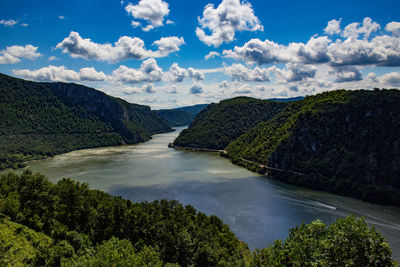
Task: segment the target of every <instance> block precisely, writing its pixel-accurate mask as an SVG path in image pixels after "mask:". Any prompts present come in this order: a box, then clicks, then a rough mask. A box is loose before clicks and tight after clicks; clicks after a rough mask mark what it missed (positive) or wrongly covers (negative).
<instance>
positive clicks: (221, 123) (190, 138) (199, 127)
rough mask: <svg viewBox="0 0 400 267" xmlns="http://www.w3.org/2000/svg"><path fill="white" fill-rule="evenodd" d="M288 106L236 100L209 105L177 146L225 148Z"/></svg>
mask: <svg viewBox="0 0 400 267" xmlns="http://www.w3.org/2000/svg"><path fill="white" fill-rule="evenodd" d="M285 106H286V104H285V103H280V102H274V101H268V100H259V99H254V98H250V97H236V98H232V99H228V100H223V101H221V102H220V103H218V104H210V105H208V106H207V108H205V109H203V110H202V111H201V112H200V113H199V114H198V115H197V116H196V118H195V119H194V120H193V122H192V123H191V124H190V126H189V128H188V129H185V130H183V131H182V132H181V134H180V135H179V136H178V137H177V138H176V139H175V141H174V145H175V146H182V147H194V148H206V149H224V148H225V147H226V146H227V145H228V144H229V143H230V142H232V141H233V140H234V139H236V138H237V137H239V136H240V135H241V134H243V133H244V132H245V131H246V130H248V129H250V128H252V127H253V126H255V125H257V124H258V123H260V122H263V121H266V120H269V119H270V118H272V117H273V116H275V115H276V114H277V113H279V112H280V111H281V110H282V109H283V108H284V107H285Z"/></svg>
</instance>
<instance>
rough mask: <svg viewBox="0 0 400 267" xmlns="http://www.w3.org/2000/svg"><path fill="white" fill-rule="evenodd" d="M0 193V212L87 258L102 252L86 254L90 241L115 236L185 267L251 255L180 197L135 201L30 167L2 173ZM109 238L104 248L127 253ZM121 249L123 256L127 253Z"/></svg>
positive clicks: (213, 218) (217, 223)
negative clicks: (50, 178)
mask: <svg viewBox="0 0 400 267" xmlns="http://www.w3.org/2000/svg"><path fill="white" fill-rule="evenodd" d="M0 196H1V198H0V199H1V202H0V211H1V212H3V213H5V214H6V215H7V216H9V217H10V219H11V220H12V221H14V222H17V223H20V224H23V225H25V226H28V227H30V228H31V229H33V230H35V231H40V232H43V233H45V234H46V235H48V236H49V237H51V238H52V239H54V240H55V242H61V241H62V242H64V243H65V244H68V245H69V247H72V248H73V249H74V251H75V252H76V253H77V256H79V257H80V256H84V257H87V258H88V262H91V261H92V260H94V259H93V258H97V257H100V255H101V254H102V253H103V252H102V251H104V250H103V247H97V248H96V249H95V250H94V251H92V252H90V253H89V254H87V253H86V252H85V251H86V250H87V249H88V248H89V249H90V247H91V244H100V243H102V242H103V241H105V240H110V239H111V238H112V237H116V238H118V239H120V240H123V239H126V240H129V242H131V244H133V245H134V246H133V247H134V248H135V250H137V251H139V252H140V253H141V254H140V253H139V254H138V255H139V256H140V255H142V256H140V257H143V258H144V259H147V260H149V261H150V260H153V259H156V258H157V257H158V256H157V257H156V255H155V254H154V253H153V252H152V250H149V249H148V248H147V247H152V248H156V251H157V253H158V254H159V259H160V260H161V261H163V262H173V263H179V264H181V265H182V266H187V265H191V264H193V265H195V266H204V265H207V266H215V265H218V264H224V263H228V262H236V263H238V264H239V263H241V262H243V261H244V258H245V257H244V256H245V255H250V254H249V250H248V247H247V245H246V244H244V243H242V242H240V241H239V240H238V239H237V238H236V237H235V236H234V234H233V233H232V232H231V231H230V230H229V227H228V226H227V225H226V224H223V223H222V221H221V220H220V219H218V218H217V217H216V216H207V215H205V214H204V213H201V212H197V211H196V210H195V209H194V208H193V207H192V206H182V205H181V204H179V203H178V202H177V201H167V200H161V201H154V202H150V203H148V202H144V203H132V202H131V201H129V200H124V199H122V198H120V197H114V196H111V195H109V194H106V193H104V192H101V191H98V190H91V189H89V187H88V185H87V184H80V183H78V182H74V181H72V180H70V179H67V178H64V179H62V180H60V181H59V182H58V183H57V184H52V183H50V182H49V181H48V180H47V179H46V177H44V176H43V175H40V174H32V173H31V172H29V171H25V172H24V173H23V174H22V175H16V174H12V173H9V174H7V175H3V176H1V177H0ZM10 207H13V208H10ZM110 242H111V243H107V244H105V245H104V246H105V248H104V249H107V248H108V247H110V246H114V245H115V246H120V245H121V246H122V247H123V248H124V249H125V248H126V249H127V250H128V251H129V245H126V243H119V242H116V243H115V242H112V241H110ZM121 242H122V241H121ZM124 242H125V241H124ZM127 246H128V247H127ZM64 247H65V248H67V247H68V246H64ZM64 247H59V250H60V251H64V250H66V251H64V252H63V253H64V254H63V255H66V254H68V253H67V252H69V250H68V249H64V250H63V248H64ZM99 253H100V254H99ZM121 253H122V254H121V255H122V256H121V260H123V258H124V257H125V256H123V255H125V254H126V253H125V252H121ZM103 254H106V253H103ZM158 254H157V255H158ZM116 257H118V255H117V256H116ZM77 261H79V260H77ZM72 262H75V261H74V260H73V261H72Z"/></svg>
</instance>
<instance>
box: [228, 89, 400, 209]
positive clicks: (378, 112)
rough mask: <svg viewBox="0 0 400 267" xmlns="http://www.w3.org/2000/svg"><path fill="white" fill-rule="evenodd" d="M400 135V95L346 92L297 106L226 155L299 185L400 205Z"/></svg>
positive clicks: (240, 141)
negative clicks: (267, 168)
mask: <svg viewBox="0 0 400 267" xmlns="http://www.w3.org/2000/svg"><path fill="white" fill-rule="evenodd" d="M399 133H400V91H399V90H374V91H366V90H358V91H345V90H338V91H333V92H325V93H322V94H318V95H315V96H309V97H306V98H305V99H304V100H301V101H298V102H293V103H290V104H289V105H288V106H287V107H286V108H285V109H284V110H283V111H282V112H280V113H279V114H278V115H277V116H276V117H274V118H273V119H271V120H269V121H267V122H263V123H260V124H258V125H257V126H255V127H254V128H252V129H250V130H248V131H247V132H246V133H245V134H243V135H242V136H240V137H239V138H237V139H236V140H235V141H234V142H232V143H231V144H229V146H228V147H227V148H226V150H227V151H228V156H229V157H230V158H231V159H232V161H233V162H234V163H237V164H241V165H244V166H246V167H248V168H251V169H254V170H257V169H258V171H262V172H265V171H266V169H265V168H263V166H260V165H259V164H262V165H265V166H267V167H272V168H276V169H282V170H284V171H279V170H271V169H269V170H267V171H268V172H269V173H270V174H271V175H272V176H273V177H275V178H277V179H279V180H282V181H285V182H288V183H291V184H296V185H301V186H306V187H309V188H314V189H319V190H325V191H330V192H334V193H339V194H342V195H350V196H355V197H358V198H361V199H364V200H368V201H372V202H376V203H385V204H392V205H400V134H399ZM251 162H255V163H254V164H252V163H251ZM265 166H264V167H265Z"/></svg>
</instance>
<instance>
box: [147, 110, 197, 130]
mask: <svg viewBox="0 0 400 267" xmlns="http://www.w3.org/2000/svg"><path fill="white" fill-rule="evenodd" d="M154 112H155V113H156V114H157V116H158V117H160V118H161V119H163V120H164V121H166V122H167V123H168V125H169V126H171V127H179V126H185V125H189V124H190V123H191V122H192V121H193V119H194V117H195V115H193V114H191V113H189V112H186V111H183V110H177V109H160V110H155V111H154Z"/></svg>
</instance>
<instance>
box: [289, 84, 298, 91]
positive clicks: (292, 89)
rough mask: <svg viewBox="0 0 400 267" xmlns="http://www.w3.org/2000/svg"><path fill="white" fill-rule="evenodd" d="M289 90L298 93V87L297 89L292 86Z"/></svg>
mask: <svg viewBox="0 0 400 267" xmlns="http://www.w3.org/2000/svg"><path fill="white" fill-rule="evenodd" d="M289 90H290V91H292V92H298V91H299V87H297V86H296V85H292V86H289Z"/></svg>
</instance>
